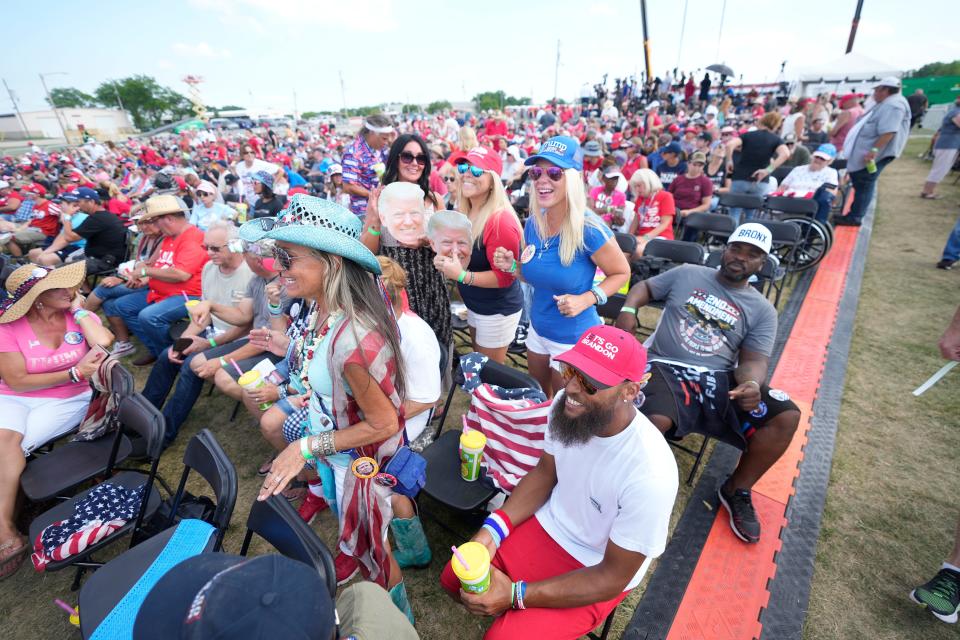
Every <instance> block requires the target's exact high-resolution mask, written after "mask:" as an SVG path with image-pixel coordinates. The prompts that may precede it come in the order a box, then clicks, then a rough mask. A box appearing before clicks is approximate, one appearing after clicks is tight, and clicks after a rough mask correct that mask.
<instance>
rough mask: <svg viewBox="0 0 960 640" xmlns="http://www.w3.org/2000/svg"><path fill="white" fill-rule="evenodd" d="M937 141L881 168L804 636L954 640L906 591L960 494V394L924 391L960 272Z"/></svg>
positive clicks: (937, 545)
mask: <svg viewBox="0 0 960 640" xmlns="http://www.w3.org/2000/svg"><path fill="white" fill-rule="evenodd" d="M928 143H929V140H928V139H914V140H911V141H910V143H909V145H908V146H907V150H906V152H905V153H904V154H903V156H902V157H901V158H900V159H899V160H897V161H896V162H894V163H893V164H891V165H890V166H889V167H888V168H887V169H886V170H885V171H884V173H883V176H882V177H881V179H880V184H879V196H878V197H879V200H878V204H877V213H876V218H875V222H874V229H873V236H872V239H871V243H870V251H869V255H868V257H867V265H866V273H865V275H864V279H863V288H862V290H861V293H860V303H859V307H858V310H857V317H856V322H855V325H854V327H853V342H852V345H851V350H850V357H849V360H848V365H847V377H846V383H845V388H844V394H843V404H842V406H841V412H840V424H839V429H838V434H837V445H836V451H835V454H834V462H833V469H832V472H831V476H830V487H829V491H828V494H827V503H826V508H825V511H824V516H823V527H822V530H821V535H820V541H819V544H818V547H817V555H816V565H815V570H814V579H813V587H812V592H811V596H810V606H809V611H808V613H807V621H806V625H805V628H804V638H806V639H807V640H821V639H823V640H827V639H830V640H836V639H839V638H850V639H853V638H858V639H859V638H871V639H873V640H887V639H889V640H900V639H903V638H924V639H926V640H936V639H939V638H944V639H945V638H956V637H957V632H956V629H955V628H953V627H951V626H948V625H945V624H943V623H942V622H939V621H938V620H936V619H935V618H934V617H933V616H931V615H930V614H928V613H926V612H925V611H923V610H922V609H920V608H919V607H917V606H916V605H914V604H913V603H912V602H910V600H909V599H908V597H907V594H908V593H909V591H910V590H911V589H912V588H913V587H915V586H916V585H918V584H921V583H923V582H925V581H926V580H928V579H929V578H930V577H931V576H932V575H933V574H934V573H935V572H936V571H937V570H938V569H939V567H940V563H941V562H942V561H943V559H944V558H945V557H946V555H947V553H948V552H949V550H950V548H951V547H952V542H953V532H954V527H955V525H956V521H957V517H958V515H960V513H958V509H957V500H956V496H957V495H958V490H960V471H958V470H960V466H958V465H957V461H956V452H957V451H958V450H960V394H958V393H957V388H958V384H960V383H958V378H957V374H956V373H953V374H951V375H950V376H948V377H947V378H946V379H944V380H943V381H942V382H940V383H939V384H938V385H937V386H935V387H934V388H933V389H931V390H930V391H928V392H927V393H926V394H924V395H923V396H921V397H919V398H915V397H913V395H911V393H910V392H911V391H912V390H913V389H914V388H916V387H917V386H919V385H920V383H922V382H923V381H924V380H926V379H927V377H928V376H930V375H931V374H933V373H934V372H935V371H936V370H937V369H938V368H939V367H940V366H941V365H942V364H943V360H942V359H941V357H940V353H939V350H938V349H937V346H936V343H937V340H938V339H939V337H940V334H941V333H942V332H943V329H944V328H945V327H946V325H947V323H948V322H949V320H950V318H951V316H952V315H953V312H954V310H955V309H956V306H957V303H958V301H960V299H958V296H957V287H958V278H960V274H957V273H956V272H947V271H941V270H938V269H935V268H934V267H933V265H934V264H935V263H936V262H937V261H938V260H939V259H940V253H941V250H942V248H943V245H944V242H945V241H946V238H947V235H948V234H949V232H950V229H951V228H952V227H953V225H954V223H955V221H956V218H957V201H958V198H960V188H958V187H957V186H956V185H954V184H953V180H954V177H953V176H950V177H948V178H947V180H945V181H944V182H943V183H942V184H941V186H940V191H941V193H942V194H943V195H944V196H945V197H944V199H943V200H937V201H932V200H922V199H920V198H919V197H918V195H919V193H920V188H921V186H922V185H923V181H924V179H925V176H926V173H927V171H928V170H929V163H927V162H923V161H921V160H919V159H918V157H917V156H918V154H919V153H920V152H921V151H922V150H923V149H925V148H926V147H927V145H928Z"/></svg>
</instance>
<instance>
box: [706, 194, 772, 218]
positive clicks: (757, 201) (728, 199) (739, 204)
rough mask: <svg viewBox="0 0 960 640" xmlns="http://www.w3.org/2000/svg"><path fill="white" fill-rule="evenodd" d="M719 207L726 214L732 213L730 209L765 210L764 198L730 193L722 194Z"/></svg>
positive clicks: (718, 203)
mask: <svg viewBox="0 0 960 640" xmlns="http://www.w3.org/2000/svg"><path fill="white" fill-rule="evenodd" d="M717 206H718V207H720V209H721V210H722V211H723V212H724V213H730V209H761V208H763V197H761V196H754V195H750V194H748V193H730V192H729V191H728V192H726V193H721V194H720V196H719V199H718V202H717Z"/></svg>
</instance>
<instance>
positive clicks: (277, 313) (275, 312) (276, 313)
mask: <svg viewBox="0 0 960 640" xmlns="http://www.w3.org/2000/svg"><path fill="white" fill-rule="evenodd" d="M267 313H269V314H270V315H271V316H273V317H274V318H278V317H280V316H282V315H283V311H281V310H280V305H277V307H276V308H274V307H272V306H271V305H269V304H268V305H267Z"/></svg>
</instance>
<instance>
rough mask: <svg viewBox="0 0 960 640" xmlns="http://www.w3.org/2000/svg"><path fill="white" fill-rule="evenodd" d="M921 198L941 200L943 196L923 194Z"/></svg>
mask: <svg viewBox="0 0 960 640" xmlns="http://www.w3.org/2000/svg"><path fill="white" fill-rule="evenodd" d="M920 197H921V198H923V199H924V200H939V199H940V198H942V197H943V196H941V195H939V194H934V193H921V194H920Z"/></svg>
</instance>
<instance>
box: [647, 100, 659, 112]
mask: <svg viewBox="0 0 960 640" xmlns="http://www.w3.org/2000/svg"><path fill="white" fill-rule="evenodd" d="M659 108H660V101H659V100H654V101H652V102H650V103H649V104H648V105H647V111H652V110H653V109H659Z"/></svg>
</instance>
